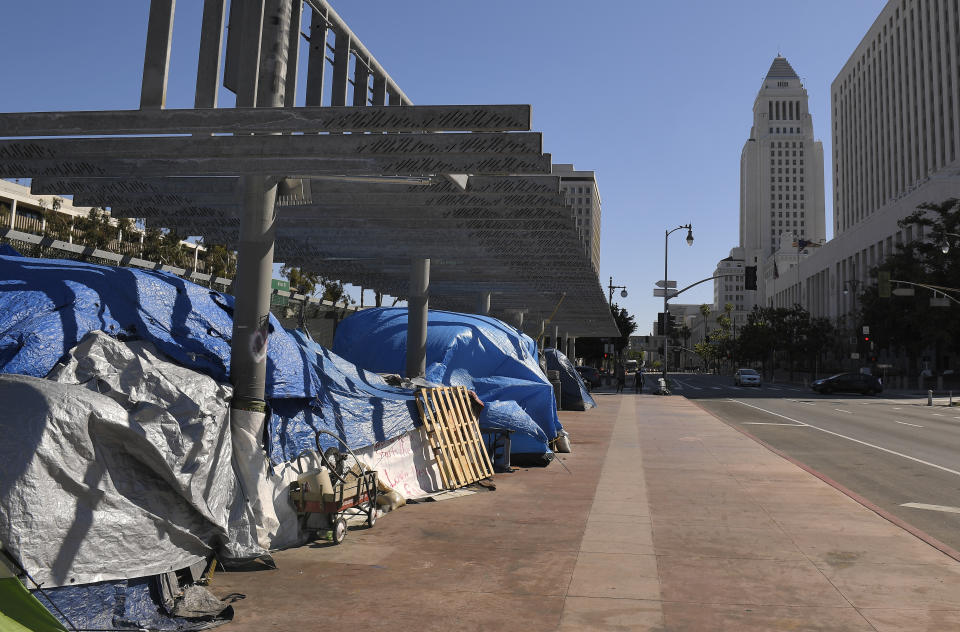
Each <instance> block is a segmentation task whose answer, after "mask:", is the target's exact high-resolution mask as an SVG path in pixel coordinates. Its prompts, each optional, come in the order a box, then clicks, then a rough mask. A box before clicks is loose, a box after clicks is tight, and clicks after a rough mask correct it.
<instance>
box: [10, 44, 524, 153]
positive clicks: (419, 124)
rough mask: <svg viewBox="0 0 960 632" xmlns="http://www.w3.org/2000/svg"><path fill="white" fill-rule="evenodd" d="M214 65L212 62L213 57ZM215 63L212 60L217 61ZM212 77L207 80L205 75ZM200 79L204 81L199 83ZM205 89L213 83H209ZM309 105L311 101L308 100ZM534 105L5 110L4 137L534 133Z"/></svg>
mask: <svg viewBox="0 0 960 632" xmlns="http://www.w3.org/2000/svg"><path fill="white" fill-rule="evenodd" d="M207 63H209V60H207ZM211 65H212V64H211ZM205 81H206V79H205ZM199 83H200V80H199V79H198V87H199ZM204 87H205V88H206V87H207V86H206V85H205V84H204ZM308 103H309V102H308ZM530 120H531V113H530V106H529V105H417V106H408V107H404V108H391V107H389V106H382V105H379V106H378V105H371V106H367V107H364V108H358V107H353V106H340V107H316V106H309V107H275V108H274V107H263V108H252V107H237V108H219V109H213V110H211V109H208V108H204V107H202V106H197V107H196V108H194V109H171V110H106V111H100V110H94V111H77V112H12V113H6V114H0V137H5V136H9V137H15V136H30V137H34V136H106V135H124V134H136V135H160V134H163V135H169V134H223V133H236V134H249V133H264V134H265V133H271V132H283V133H294V132H300V133H312V132H358V133H360V132H362V133H380V132H501V131H528V130H529V129H530V127H531V125H530Z"/></svg>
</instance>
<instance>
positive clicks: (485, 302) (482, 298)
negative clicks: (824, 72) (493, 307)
mask: <svg viewBox="0 0 960 632" xmlns="http://www.w3.org/2000/svg"><path fill="white" fill-rule="evenodd" d="M477 313H478V314H480V315H481V316H489V315H490V292H480V294H478V295H477Z"/></svg>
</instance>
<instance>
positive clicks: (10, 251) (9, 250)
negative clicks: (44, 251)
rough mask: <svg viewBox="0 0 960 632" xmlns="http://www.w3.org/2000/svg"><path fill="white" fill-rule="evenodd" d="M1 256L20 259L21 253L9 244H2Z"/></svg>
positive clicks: (0, 246) (0, 248)
mask: <svg viewBox="0 0 960 632" xmlns="http://www.w3.org/2000/svg"><path fill="white" fill-rule="evenodd" d="M0 255H3V256H4V257H19V256H20V253H19V252H17V250H16V248H14V247H12V246H10V245H9V244H0Z"/></svg>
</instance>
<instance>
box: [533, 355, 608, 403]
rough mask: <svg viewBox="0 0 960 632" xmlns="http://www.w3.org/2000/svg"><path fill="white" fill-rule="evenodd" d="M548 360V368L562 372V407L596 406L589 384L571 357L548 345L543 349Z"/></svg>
mask: <svg viewBox="0 0 960 632" xmlns="http://www.w3.org/2000/svg"><path fill="white" fill-rule="evenodd" d="M543 355H544V357H545V358H546V360H547V370H549V371H557V372H558V373H559V374H560V408H562V409H563V410H590V409H591V408H594V407H596V405H597V403H596V402H595V401H593V397H591V396H590V393H589V391H587V385H586V384H584V383H583V378H582V377H580V374H579V373H577V369H576V367H574V366H573V363H572V362H570V359H569V358H567V356H566V355H564V354H563V352H561V351H560V350H559V349H554V348H552V347H547V348H546V349H544V350H543Z"/></svg>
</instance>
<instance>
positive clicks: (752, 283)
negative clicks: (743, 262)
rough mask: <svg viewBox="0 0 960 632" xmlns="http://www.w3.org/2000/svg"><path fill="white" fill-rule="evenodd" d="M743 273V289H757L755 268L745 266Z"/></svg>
mask: <svg viewBox="0 0 960 632" xmlns="http://www.w3.org/2000/svg"><path fill="white" fill-rule="evenodd" d="M743 271H744V273H745V277H744V284H743V289H745V290H756V289H757V266H747V267H745V268H744V269H743Z"/></svg>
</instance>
